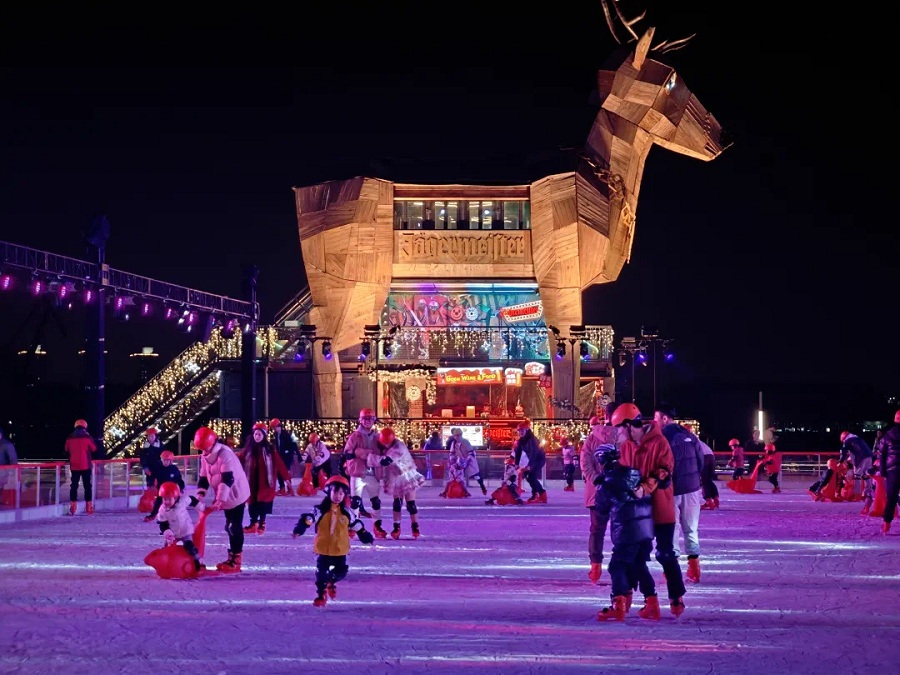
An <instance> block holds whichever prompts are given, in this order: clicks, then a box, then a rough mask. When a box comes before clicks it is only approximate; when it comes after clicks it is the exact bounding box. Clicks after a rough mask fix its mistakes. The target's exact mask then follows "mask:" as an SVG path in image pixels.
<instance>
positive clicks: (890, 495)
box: [880, 410, 900, 534]
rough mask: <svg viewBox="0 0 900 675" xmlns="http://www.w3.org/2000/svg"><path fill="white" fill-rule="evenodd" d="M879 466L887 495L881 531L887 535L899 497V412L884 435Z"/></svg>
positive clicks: (899, 411) (895, 414)
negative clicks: (892, 424)
mask: <svg viewBox="0 0 900 675" xmlns="http://www.w3.org/2000/svg"><path fill="white" fill-rule="evenodd" d="M880 466H881V475H882V476H884V487H885V492H886V493H887V503H886V504H885V507H884V522H883V523H882V524H881V531H882V532H884V533H885V534H887V533H888V531H889V530H890V529H891V521H893V520H894V511H895V510H896V508H897V498H898V495H900V410H898V411H897V412H895V413H894V426H892V427H891V428H890V429H888V430H887V432H886V433H885V434H884V442H883V443H882V444H881V458H880Z"/></svg>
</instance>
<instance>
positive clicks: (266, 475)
mask: <svg viewBox="0 0 900 675" xmlns="http://www.w3.org/2000/svg"><path fill="white" fill-rule="evenodd" d="M238 457H239V458H240V460H241V463H242V464H243V467H244V473H245V474H246V475H247V481H248V482H249V484H250V499H248V500H247V510H248V511H249V512H250V524H249V525H248V526H247V527H245V528H244V532H245V533H246V534H254V533H256V534H262V533H263V532H265V531H266V516H268V515H270V514H271V513H272V504H273V503H274V501H275V495H276V494H277V493H276V492H275V484H276V483H275V481H276V480H282V481H286V482H287V484H288V485H290V484H291V474H290V472H289V471H288V469H287V467H286V466H285V465H284V462H283V461H282V460H281V454H280V453H278V452H276V451H275V449H274V448H273V447H272V446H271V445H269V441H268V440H267V439H266V424H265V422H257V423H256V424H254V425H253V432H252V433H251V434H250V436H249V438H247V444H246V445H245V446H244V448H243V450H241V451H240V452H239V453H238ZM289 494H293V492H291V493H289ZM242 522H243V519H242Z"/></svg>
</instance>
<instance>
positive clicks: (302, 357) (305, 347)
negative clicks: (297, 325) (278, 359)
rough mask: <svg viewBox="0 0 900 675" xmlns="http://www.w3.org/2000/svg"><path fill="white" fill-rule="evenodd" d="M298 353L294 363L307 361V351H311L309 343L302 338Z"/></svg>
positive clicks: (298, 342)
mask: <svg viewBox="0 0 900 675" xmlns="http://www.w3.org/2000/svg"><path fill="white" fill-rule="evenodd" d="M296 344H297V351H296V352H295V353H294V361H305V360H306V351H307V350H308V349H309V341H308V340H307V339H306V338H304V337H301V338H300V339H298V340H297V342H296Z"/></svg>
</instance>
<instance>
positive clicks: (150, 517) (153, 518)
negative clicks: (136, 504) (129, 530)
mask: <svg viewBox="0 0 900 675" xmlns="http://www.w3.org/2000/svg"><path fill="white" fill-rule="evenodd" d="M154 520H156V516H144V522H145V523H152V522H153V521H154Z"/></svg>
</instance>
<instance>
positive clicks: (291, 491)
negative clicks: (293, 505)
mask: <svg viewBox="0 0 900 675" xmlns="http://www.w3.org/2000/svg"><path fill="white" fill-rule="evenodd" d="M284 496H285V497H296V496H297V493H296V492H294V484H293V483H290V482H289V483H288V484H287V488H286V489H285V491H284Z"/></svg>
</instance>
